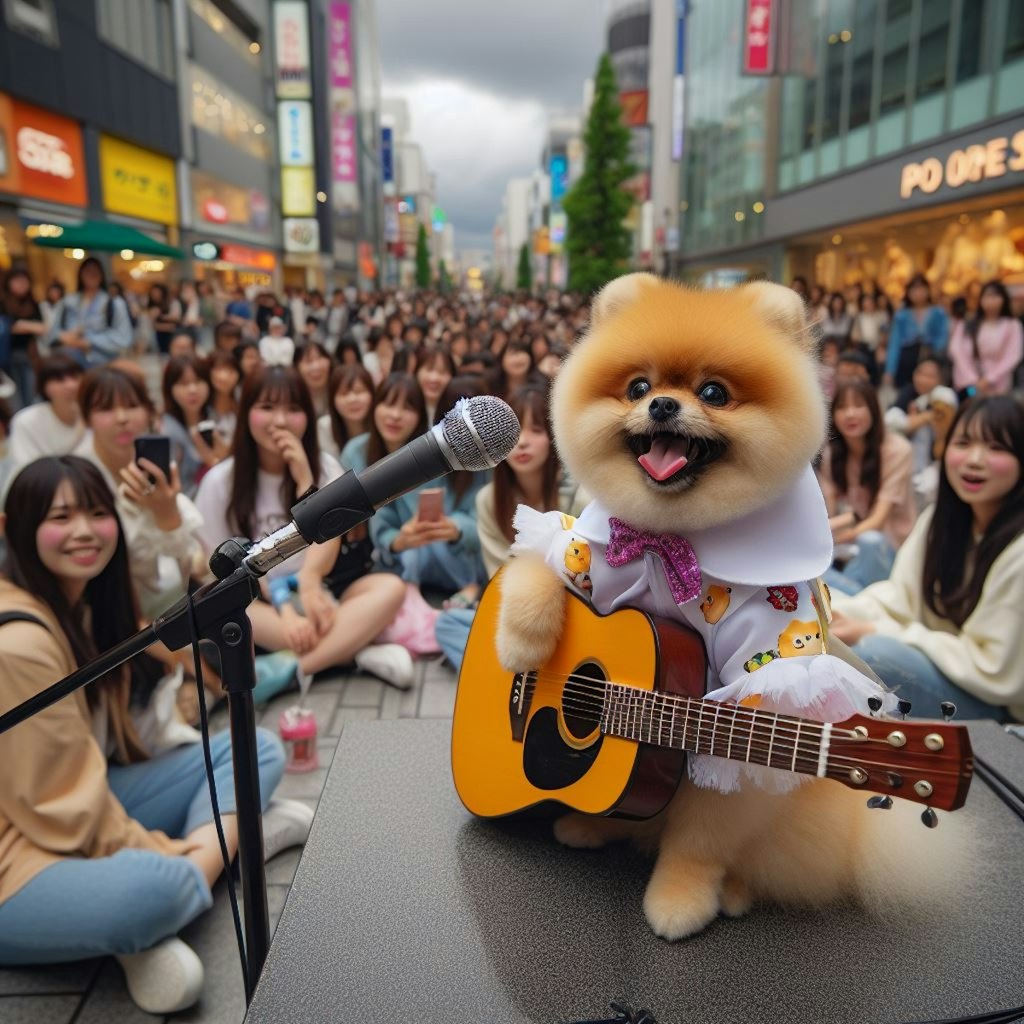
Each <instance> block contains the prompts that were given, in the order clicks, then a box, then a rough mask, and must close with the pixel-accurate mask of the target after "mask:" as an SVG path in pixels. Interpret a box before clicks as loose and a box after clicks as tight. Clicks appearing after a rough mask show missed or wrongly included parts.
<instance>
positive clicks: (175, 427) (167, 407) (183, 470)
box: [160, 356, 228, 497]
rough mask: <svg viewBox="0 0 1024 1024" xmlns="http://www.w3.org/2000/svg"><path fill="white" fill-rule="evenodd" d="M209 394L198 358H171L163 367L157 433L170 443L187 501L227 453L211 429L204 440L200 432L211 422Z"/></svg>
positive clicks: (207, 375)
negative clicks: (208, 471)
mask: <svg viewBox="0 0 1024 1024" xmlns="http://www.w3.org/2000/svg"><path fill="white" fill-rule="evenodd" d="M210 391H211V388H210V371H209V369H208V368H207V365H206V363H205V362H204V361H203V360H201V359H199V358H198V357H197V356H172V357H171V359H170V360H169V361H168V363H167V365H166V366H165V367H164V379H163V397H164V415H163V419H162V421H161V425H160V432H161V433H162V434H164V435H166V436H167V437H169V438H170V439H171V458H172V459H174V461H175V462H176V463H177V465H178V473H179V475H180V477H181V489H182V490H183V491H184V492H185V494H187V495H188V496H189V497H193V496H194V495H195V493H196V488H197V487H198V486H199V481H200V479H201V478H202V476H203V474H204V473H205V472H206V471H207V470H208V469H209V468H210V467H211V466H216V465H217V463H218V462H220V460H221V459H222V458H223V457H224V456H225V455H227V451H228V449H227V446H226V445H225V444H224V443H223V442H222V441H219V440H218V438H217V436H216V432H215V430H214V429H213V428H212V427H211V428H210V431H209V433H208V434H206V436H204V434H203V431H201V430H200V429H199V426H200V424H201V423H203V422H204V421H209V422H211V423H212V422H213V408H212V406H211V405H210Z"/></svg>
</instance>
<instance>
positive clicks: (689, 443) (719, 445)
mask: <svg viewBox="0 0 1024 1024" xmlns="http://www.w3.org/2000/svg"><path fill="white" fill-rule="evenodd" d="M626 443H627V444H628V445H629V447H630V450H631V451H632V452H633V454H634V455H635V456H636V457H637V461H638V462H639V463H640V466H641V467H642V468H643V470H644V471H645V472H646V473H647V475H648V476H649V477H650V478H651V479H652V480H653V481H654V482H655V483H658V484H672V483H675V482H676V481H677V480H682V479H683V478H684V477H687V476H692V475H694V474H695V473H696V472H697V471H698V470H700V469H703V468H704V467H705V466H707V465H709V464H710V463H712V462H714V461H715V459H718V458H720V457H721V456H722V455H723V454H724V453H725V442H724V441H719V440H717V439H715V438H711V437H687V436H686V435H685V434H673V433H667V432H659V433H656V434H630V435H629V436H628V437H627V438H626Z"/></svg>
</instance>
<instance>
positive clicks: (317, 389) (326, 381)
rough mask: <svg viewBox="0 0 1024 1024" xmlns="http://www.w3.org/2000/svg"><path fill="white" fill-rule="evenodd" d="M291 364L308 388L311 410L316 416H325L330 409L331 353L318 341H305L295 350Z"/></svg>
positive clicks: (332, 365) (332, 364)
mask: <svg viewBox="0 0 1024 1024" xmlns="http://www.w3.org/2000/svg"><path fill="white" fill-rule="evenodd" d="M292 364H293V365H294V366H295V368H296V369H297V370H298V371H299V375H300V376H301V377H302V379H303V380H304V381H305V382H306V387H307V388H309V395H310V398H311V399H312V400H313V410H314V411H315V412H316V414H317V416H318V417H319V416H325V415H326V414H327V410H328V409H329V407H330V394H329V390H328V389H329V386H330V379H331V370H332V369H333V367H334V362H333V360H332V359H331V353H330V352H328V351H327V348H326V346H325V345H324V344H323V342H320V341H306V342H303V344H301V345H299V346H298V348H296V349H295V355H294V356H293V357H292Z"/></svg>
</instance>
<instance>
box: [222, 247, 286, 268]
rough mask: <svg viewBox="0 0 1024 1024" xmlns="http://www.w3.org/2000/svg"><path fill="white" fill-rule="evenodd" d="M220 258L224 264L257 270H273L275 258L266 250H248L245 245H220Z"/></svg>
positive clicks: (275, 264) (275, 263) (275, 262)
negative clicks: (233, 264) (234, 264)
mask: <svg viewBox="0 0 1024 1024" xmlns="http://www.w3.org/2000/svg"><path fill="white" fill-rule="evenodd" d="M220 258H221V259H222V260H223V261H224V262H225V263H237V264H238V265H239V266H242V267H256V268H257V269H258V270H271V271H272V270H273V269H274V268H275V267H276V266H277V257H276V256H274V254H273V253H272V252H270V251H268V250H267V249H250V248H249V247H248V246H247V245H233V244H228V245H222V246H221V247H220Z"/></svg>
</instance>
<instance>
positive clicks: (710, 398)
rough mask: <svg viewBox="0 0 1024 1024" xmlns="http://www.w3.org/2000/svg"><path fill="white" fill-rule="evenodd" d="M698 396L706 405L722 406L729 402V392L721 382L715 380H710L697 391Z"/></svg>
mask: <svg viewBox="0 0 1024 1024" xmlns="http://www.w3.org/2000/svg"><path fill="white" fill-rule="evenodd" d="M697 397H698V398H699V399H700V400H701V401H702V402H703V403H704V404H705V405H714V406H718V407H719V408H720V407H721V406H723V405H728V404H729V392H728V391H726V390H725V388H724V387H723V386H722V385H721V384H719V383H717V382H716V381H713V380H712V381H708V383H707V384H705V385H704V386H703V387H702V388H701V389H700V391H698V392H697Z"/></svg>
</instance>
